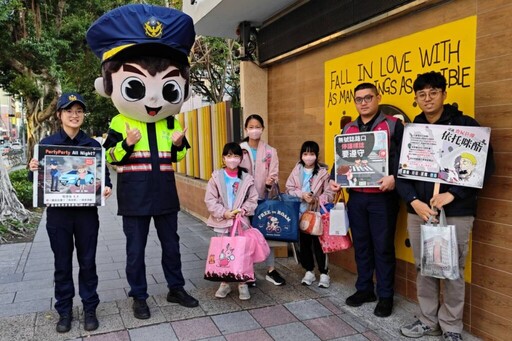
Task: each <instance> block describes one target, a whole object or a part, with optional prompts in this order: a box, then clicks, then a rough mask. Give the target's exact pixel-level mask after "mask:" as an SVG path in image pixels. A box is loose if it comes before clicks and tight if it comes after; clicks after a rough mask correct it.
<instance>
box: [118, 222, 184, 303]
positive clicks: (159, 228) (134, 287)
mask: <svg viewBox="0 0 512 341" xmlns="http://www.w3.org/2000/svg"><path fill="white" fill-rule="evenodd" d="M153 220H154V222H155V228H156V232H157V235H158V239H159V240H160V245H161V249H162V268H163V270H164V276H165V279H166V281H167V287H168V288H169V289H177V288H183V286H184V285H185V280H184V279H183V274H182V273H181V256H180V243H179V242H180V238H179V236H178V233H177V230H178V212H173V213H169V214H162V215H156V216H153ZM150 221H151V216H123V230H124V233H125V235H126V279H127V280H128V284H129V285H130V289H131V290H130V292H129V293H128V295H129V296H130V297H134V298H136V299H146V298H148V293H147V289H148V284H147V281H146V263H145V262H144V257H145V249H146V243H147V240H148V233H149V223H150ZM153 247H155V246H154V245H153Z"/></svg>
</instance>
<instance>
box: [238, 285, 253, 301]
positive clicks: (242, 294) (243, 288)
mask: <svg viewBox="0 0 512 341" xmlns="http://www.w3.org/2000/svg"><path fill="white" fill-rule="evenodd" d="M238 298H239V299H241V300H242V301H247V300H248V299H250V298H251V293H250V292H249V287H248V286H247V284H245V283H243V284H239V285H238Z"/></svg>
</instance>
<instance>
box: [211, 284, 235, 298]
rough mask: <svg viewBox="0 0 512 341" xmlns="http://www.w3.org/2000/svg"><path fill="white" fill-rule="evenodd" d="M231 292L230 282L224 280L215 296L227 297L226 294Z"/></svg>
mask: <svg viewBox="0 0 512 341" xmlns="http://www.w3.org/2000/svg"><path fill="white" fill-rule="evenodd" d="M230 292H231V286H230V285H229V284H228V283H224V282H222V283H221V284H220V286H219V289H217V292H216V293H215V297H217V298H226V296H227V295H228V294H229V293H230Z"/></svg>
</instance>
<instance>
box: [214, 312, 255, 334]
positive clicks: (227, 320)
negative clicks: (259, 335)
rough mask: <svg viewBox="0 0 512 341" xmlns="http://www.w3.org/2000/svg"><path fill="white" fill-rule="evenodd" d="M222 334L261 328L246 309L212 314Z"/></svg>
mask: <svg viewBox="0 0 512 341" xmlns="http://www.w3.org/2000/svg"><path fill="white" fill-rule="evenodd" d="M212 320H213V322H214V323H215V324H216V325H217V328H219V330H220V332H221V333H222V334H232V333H237V332H242V331H246V330H252V329H258V328H261V326H260V325H259V323H258V322H257V321H256V320H255V319H254V318H253V317H252V316H251V314H249V313H248V312H247V311H240V312H235V313H229V314H222V315H217V316H212Z"/></svg>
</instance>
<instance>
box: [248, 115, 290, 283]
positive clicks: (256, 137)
mask: <svg viewBox="0 0 512 341" xmlns="http://www.w3.org/2000/svg"><path fill="white" fill-rule="evenodd" d="M264 129H265V125H264V123H263V118H262V117H261V116H260V115H257V114H252V115H250V116H248V117H247V118H246V119H245V133H246V134H247V137H246V138H245V139H244V141H243V142H242V143H241V144H240V146H241V147H242V149H243V152H244V158H243V160H242V164H241V166H242V167H245V168H247V169H248V170H249V174H251V175H252V176H253V177H254V187H256V190H257V191H258V198H259V199H260V200H262V199H265V197H266V195H267V193H268V192H270V190H271V189H272V186H273V185H274V184H275V185H277V179H278V176H279V159H278V158H277V151H276V149H275V148H272V147H271V146H269V145H268V144H266V143H265V142H264V141H262V140H261V134H263V130H264ZM280 244H283V243H279V242H271V243H269V245H270V248H271V250H270V255H269V256H268V258H267V260H266V261H265V264H266V265H267V266H268V271H267V274H266V276H265V279H266V280H267V281H269V282H271V283H273V284H274V285H283V284H286V281H285V279H284V278H283V277H282V276H281V275H280V274H279V273H278V272H277V270H276V269H275V256H274V247H273V246H278V245H280ZM255 283H256V282H253V283H251V285H255Z"/></svg>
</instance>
